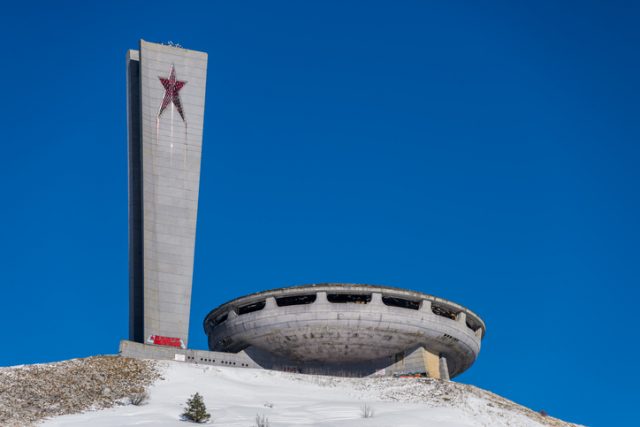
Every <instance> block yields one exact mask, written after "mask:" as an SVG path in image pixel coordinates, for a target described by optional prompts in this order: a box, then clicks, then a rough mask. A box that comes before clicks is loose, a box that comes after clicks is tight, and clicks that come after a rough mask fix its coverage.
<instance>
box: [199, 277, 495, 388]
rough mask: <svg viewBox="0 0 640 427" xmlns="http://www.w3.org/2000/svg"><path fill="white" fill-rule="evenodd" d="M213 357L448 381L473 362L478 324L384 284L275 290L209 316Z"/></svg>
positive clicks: (440, 303) (449, 307) (465, 312)
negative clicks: (233, 355)
mask: <svg viewBox="0 0 640 427" xmlns="http://www.w3.org/2000/svg"><path fill="white" fill-rule="evenodd" d="M204 329H205V332H206V334H207V336H208V339H209V349H210V350H212V351H219V352H227V353H238V352H244V353H245V354H246V355H248V356H249V357H250V358H251V359H252V360H253V361H255V362H256V363H257V364H258V365H260V366H262V367H264V368H268V369H278V370H285V371H293V372H307V373H325V374H342V375H349V376H365V375H372V374H378V375H390V374H425V375H427V376H429V377H435V378H445V379H448V378H452V377H454V376H456V375H458V374H460V373H462V372H464V371H465V370H466V369H468V368H469V367H470V366H471V365H472V364H473V362H474V361H475V360H476V358H477V357H478V354H479V352H480V344H481V341H482V338H483V336H484V334H485V325H484V322H483V321H482V319H480V317H479V316H478V315H476V314H475V313H473V312H472V311H471V310H469V309H467V308H465V307H462V306H461V305H459V304H456V303H454V302H452V301H448V300H444V299H441V298H437V297H434V296H431V295H427V294H423V293H421V292H415V291H410V290H405V289H399V288H392V287H387V286H373V285H358V284H341V283H327V284H317V285H303V286H294V287H289V288H280V289H273V290H269V291H263V292H258V293H254V294H251V295H246V296H243V297H240V298H236V299H234V300H232V301H229V302H227V303H226V304H223V305H221V306H220V307H218V308H216V309H214V310H213V311H211V312H210V313H209V314H208V315H207V316H206V318H205V320H204Z"/></svg>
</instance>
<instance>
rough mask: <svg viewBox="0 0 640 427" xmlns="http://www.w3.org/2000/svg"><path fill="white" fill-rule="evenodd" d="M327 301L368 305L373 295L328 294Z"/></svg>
mask: <svg viewBox="0 0 640 427" xmlns="http://www.w3.org/2000/svg"><path fill="white" fill-rule="evenodd" d="M327 300H328V301H329V302H333V303H348V302H351V303H355V304H367V303H369V302H371V294H327Z"/></svg>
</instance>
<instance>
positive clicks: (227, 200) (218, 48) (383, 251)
mask: <svg viewBox="0 0 640 427" xmlns="http://www.w3.org/2000/svg"><path fill="white" fill-rule="evenodd" d="M18 3H19V2H12V3H11V4H9V5H5V6H3V11H2V14H0V35H1V36H2V40H3V47H2V55H0V75H1V76H2V80H3V85H2V86H3V89H2V102H1V103H0V120H1V124H2V140H1V141H2V142H1V144H2V152H3V156H2V159H3V165H2V168H0V180H1V182H2V184H1V185H2V187H1V188H2V209H0V220H1V221H2V224H3V227H2V228H1V230H2V234H1V235H0V242H2V244H1V245H0V260H1V261H0V262H1V264H0V267H1V268H2V278H1V279H0V284H1V286H2V293H3V298H2V309H1V310H0V325H1V326H0V328H1V329H0V330H1V331H2V342H3V345H2V346H1V347H0V348H1V349H2V351H0V365H13V364H21V363H33V362H47V361H55V360H62V359H68V358H72V357H80V356H88V355H92V354H104V353H115V352H116V351H117V348H118V342H119V340H120V339H121V338H125V337H126V336H127V331H128V329H127V321H128V318H127V316H128V301H127V298H128V283H127V279H128V277H127V157H126V153H127V149H126V113H125V68H124V67H125V52H126V50H127V49H129V48H135V47H136V46H137V41H138V39H139V38H145V39H147V40H150V41H157V42H166V41H169V40H171V41H174V42H178V43H180V44H182V45H183V46H185V47H189V48H192V49H196V50H203V51H207V52H208V53H209V72H208V87H207V99H206V116H205V129H204V148H203V158H202V177H201V186H200V207H199V217H198V227H199V228H198V233H199V234H198V238H197V244H196V262H195V272H194V284H193V286H194V288H193V304H192V320H191V330H190V344H191V346H193V347H195V348H205V347H206V339H205V335H204V333H203V331H202V327H201V322H202V319H203V317H204V316H205V315H206V314H207V313H208V311H209V310H210V309H212V308H214V307H215V306H217V305H219V304H221V303H223V302H225V301H227V300H228V299H231V298H233V297H236V296H238V295H241V294H244V293H248V292H254V291H258V290H261V289H266V288H273V287H280V286H286V285H295V284H303V283H314V282H328V281H345V282H362V283H376V284H387V285H392V286H398V287H406V288H411V289H416V290H419V291H423V292H427V293H430V294H434V295H438V296H441V297H444V298H449V299H452V300H454V301H457V302H459V303H461V304H463V305H465V306H468V307H469V308H470V309H472V310H474V311H475V312H477V313H478V314H480V315H481V316H482V317H483V318H484V319H485V321H486V323H487V327H488V333H487V336H486V338H485V340H484V342H483V349H482V352H481V355H480V357H479V359H478V361H477V362H476V364H475V365H474V366H473V367H472V368H471V369H470V370H469V371H468V372H467V373H465V374H463V375H462V376H460V377H459V380H460V381H462V382H467V383H471V384H475V385H478V386H480V387H483V388H486V389H488V390H491V391H494V392H496V393H498V394H501V395H503V396H506V397H508V398H510V399H513V400H515V401H517V402H519V403H522V404H524V405H527V406H529V407H531V408H533V409H536V410H538V409H545V410H546V411H547V412H549V413H550V414H551V415H554V416H558V417H561V418H565V419H568V420H570V421H574V422H579V423H584V424H589V425H593V426H611V425H632V424H634V423H635V422H637V413H636V412H635V411H636V409H635V406H636V405H637V402H638V399H639V393H638V391H637V382H638V381H639V380H640V378H639V375H638V373H637V366H636V363H637V361H636V355H637V354H638V351H639V350H640V345H639V344H638V339H637V338H638V332H637V324H638V316H637V315H636V312H637V300H638V298H639V297H640V291H639V290H638V285H639V284H640V271H639V261H640V223H639V219H638V218H640V197H639V196H640V195H639V192H640V190H639V186H638V184H639V182H640V171H639V168H638V164H639V161H640V143H639V142H640V126H639V124H638V117H640V116H639V114H640V101H639V99H640V97H639V95H640V79H639V76H640V57H639V55H638V46H639V45H640V27H639V26H638V25H637V22H638V21H639V19H640V8H639V6H638V4H637V3H635V4H634V2H616V1H607V2H594V1H583V2H558V1H550V2H543V1H535V2H534V1H531V2H517V4H516V2H510V1H504V2H482V4H480V3H481V2H455V1H449V2H425V1H404V2H396V1H393V2H392V1H388V2H372V1H367V2H364V1H362V2H353V1H336V2H330V1H323V2H299V1H292V2H279V1H272V2H250V1H243V2H220V1H217V2H203V3H200V4H197V3H191V2H184V1H181V2H163V1H156V2H153V3H148V4H147V5H146V6H143V4H142V2H78V3H72V2H46V3H42V4H38V3H33V2H28V3H22V4H18ZM87 3H89V4H87ZM90 3H95V4H90Z"/></svg>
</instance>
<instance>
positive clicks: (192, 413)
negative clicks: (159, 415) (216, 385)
mask: <svg viewBox="0 0 640 427" xmlns="http://www.w3.org/2000/svg"><path fill="white" fill-rule="evenodd" d="M182 418H183V419H184V420H187V421H192V422H194V423H206V422H207V421H209V419H211V414H209V413H208V412H207V407H206V406H205V405H204V401H203V400H202V396H200V393H196V394H194V395H192V396H191V397H190V398H189V399H188V400H187V407H186V408H185V410H184V412H183V413H182Z"/></svg>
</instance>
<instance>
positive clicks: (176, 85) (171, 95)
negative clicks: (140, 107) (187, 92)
mask: <svg viewBox="0 0 640 427" xmlns="http://www.w3.org/2000/svg"><path fill="white" fill-rule="evenodd" d="M158 78H159V79H160V82H161V83H162V86H164V98H163V99H162V105H161V106H160V111H159V112H158V117H160V116H161V115H162V112H163V111H164V110H165V109H166V108H167V106H168V105H169V103H171V102H173V105H175V106H176V108H177V109H178V113H180V117H182V121H183V122H185V123H186V121H187V120H186V119H185V118H184V110H183V109H182V102H181V101H180V95H179V94H178V92H180V89H182V88H183V86H184V85H186V84H187V82H184V81H180V80H176V68H175V67H174V66H173V65H172V66H171V73H170V74H169V77H168V78H164V77H159V76H158Z"/></svg>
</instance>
